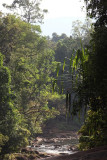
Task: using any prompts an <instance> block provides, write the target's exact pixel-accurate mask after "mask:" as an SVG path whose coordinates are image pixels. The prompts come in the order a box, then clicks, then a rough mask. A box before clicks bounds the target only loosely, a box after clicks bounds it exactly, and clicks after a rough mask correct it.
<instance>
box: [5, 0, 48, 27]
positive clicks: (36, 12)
mask: <svg viewBox="0 0 107 160" xmlns="http://www.w3.org/2000/svg"><path fill="white" fill-rule="evenodd" d="M40 1H41V0H39V1H35V0H21V1H20V0H17V1H16V0H13V2H12V4H11V5H7V4H5V3H4V4H3V6H4V7H6V8H7V9H10V10H13V11H15V12H16V11H17V12H16V14H19V15H20V16H21V18H22V19H23V21H26V22H28V23H33V24H34V23H36V22H40V23H41V22H42V20H43V18H44V13H47V10H46V9H44V10H42V9H40ZM19 10H20V12H21V13H20V12H19V13H18V11H19Z"/></svg>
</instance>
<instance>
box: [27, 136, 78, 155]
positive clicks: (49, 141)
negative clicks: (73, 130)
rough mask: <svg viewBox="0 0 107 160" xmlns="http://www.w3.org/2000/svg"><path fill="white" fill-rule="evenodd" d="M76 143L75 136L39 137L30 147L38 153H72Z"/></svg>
mask: <svg viewBox="0 0 107 160" xmlns="http://www.w3.org/2000/svg"><path fill="white" fill-rule="evenodd" d="M77 144H78V138H77V137H72V136H69V137H65V138H62V137H59V138H39V137H38V142H36V143H34V144H33V145H32V146H29V147H31V148H32V149H33V150H36V151H38V152H39V153H47V154H73V153H75V151H73V148H75V146H76V145H77Z"/></svg>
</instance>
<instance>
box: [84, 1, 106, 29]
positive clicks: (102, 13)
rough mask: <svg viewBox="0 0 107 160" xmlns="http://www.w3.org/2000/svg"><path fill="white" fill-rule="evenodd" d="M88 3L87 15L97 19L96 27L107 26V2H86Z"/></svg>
mask: <svg viewBox="0 0 107 160" xmlns="http://www.w3.org/2000/svg"><path fill="white" fill-rule="evenodd" d="M84 1H85V2H86V8H87V15H88V16H90V18H95V19H96V23H95V26H102V25H106V24H107V1H105V0H100V1H99V0H90V1H89V0H84Z"/></svg>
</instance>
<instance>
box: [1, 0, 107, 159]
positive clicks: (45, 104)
mask: <svg viewBox="0 0 107 160" xmlns="http://www.w3.org/2000/svg"><path fill="white" fill-rule="evenodd" d="M84 1H85V2H86V6H87V16H90V18H94V23H93V24H92V22H91V20H89V19H87V20H86V21H85V22H84V24H83V23H82V22H80V21H74V22H73V25H72V28H71V30H72V34H71V36H67V35H66V34H65V33H63V34H62V35H58V34H57V33H55V32H54V31H53V34H52V37H49V36H48V37H47V36H42V34H41V28H40V25H39V24H38V23H37V22H39V23H41V22H42V21H43V18H44V14H45V13H47V10H41V9H40V2H39V1H38V2H36V1H33V0H32V1H30V0H25V1H23V0H22V1H20V0H18V1H16V0H13V3H12V4H11V5H10V6H8V5H7V4H4V7H6V8H8V9H11V10H13V11H15V12H13V13H14V14H4V13H3V12H0V154H1V157H0V158H1V159H5V158H6V157H9V155H11V154H12V153H16V152H20V151H21V149H22V148H24V147H26V146H27V145H29V143H30V141H31V140H32V139H33V138H35V135H36V134H37V133H42V128H43V127H44V126H45V125H46V123H47V121H49V120H50V119H52V118H53V119H54V118H55V117H56V116H59V115H65V117H66V119H69V117H74V119H75V115H76V116H78V118H80V119H81V117H82V122H83V118H85V122H84V125H83V126H82V127H81V129H80V130H79V133H81V136H80V139H79V142H80V143H79V149H81V150H87V149H90V148H93V147H96V146H102V145H107V134H106V133H107V132H106V131H107V2H106V1H103V0H101V1H89V0H84ZM17 10H18V13H16V11H17ZM20 11H23V12H22V13H23V14H21V12H20ZM76 118H77V117H76ZM8 159H9V158H8Z"/></svg>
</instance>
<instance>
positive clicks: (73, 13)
mask: <svg viewBox="0 0 107 160" xmlns="http://www.w3.org/2000/svg"><path fill="white" fill-rule="evenodd" d="M11 2H13V0H0V10H1V9H2V7H1V6H2V3H7V4H9V3H11ZM83 6H84V0H42V2H41V8H43V9H48V13H47V14H46V15H45V18H44V24H43V25H41V28H42V32H43V35H50V36H51V35H52V33H53V32H56V33H57V34H59V35H60V34H62V33H66V34H67V35H70V34H71V29H72V21H75V20H81V21H84V19H85V17H86V13H85V10H84V11H83V10H82V7H83Z"/></svg>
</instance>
